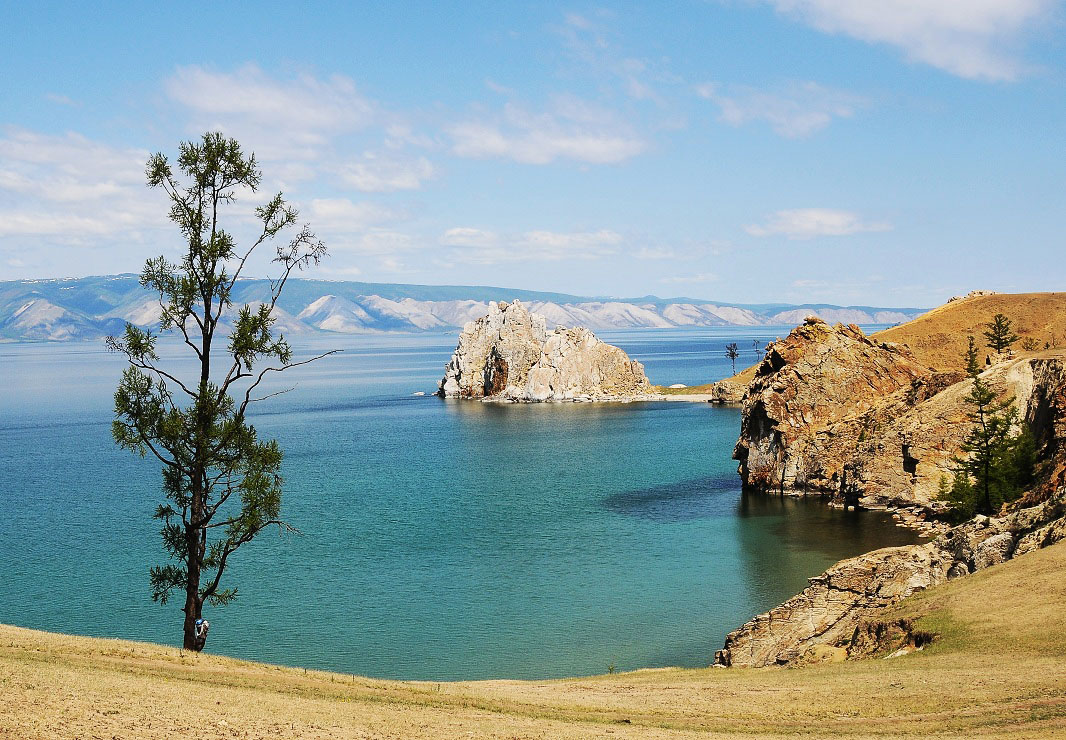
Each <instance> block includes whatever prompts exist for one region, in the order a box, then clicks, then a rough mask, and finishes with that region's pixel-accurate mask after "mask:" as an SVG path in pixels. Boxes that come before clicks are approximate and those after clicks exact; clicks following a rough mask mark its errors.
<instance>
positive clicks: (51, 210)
mask: <svg viewBox="0 0 1066 740" xmlns="http://www.w3.org/2000/svg"><path fill="white" fill-rule="evenodd" d="M147 159H148V152H147V151H144V150H140V149H132V148H117V147H111V146H107V145H105V144H101V143H99V142H96V141H92V140H90V139H88V138H86V137H84V136H81V135H80V134H76V133H67V134H63V135H51V134H39V133H36V132H33V131H28V130H26V129H20V128H8V129H7V130H6V131H5V132H4V135H3V136H2V137H0V193H6V197H5V198H4V201H5V212H4V213H2V214H0V236H13V235H18V234H27V235H38V236H45V235H47V236H52V237H58V238H61V239H65V240H74V241H80V240H82V238H83V237H84V236H86V235H113V234H119V233H123V232H129V231H131V230H136V229H141V228H145V227H156V226H163V225H165V223H166V201H165V198H161V197H160V194H159V193H156V192H152V191H149V189H148V188H147V187H145V179H144V165H145V162H146V161H147Z"/></svg>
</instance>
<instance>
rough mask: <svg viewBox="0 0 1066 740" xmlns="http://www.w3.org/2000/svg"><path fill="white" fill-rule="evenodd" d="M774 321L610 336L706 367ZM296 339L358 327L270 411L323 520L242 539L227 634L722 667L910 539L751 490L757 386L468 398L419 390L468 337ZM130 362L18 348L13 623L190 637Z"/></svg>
mask: <svg viewBox="0 0 1066 740" xmlns="http://www.w3.org/2000/svg"><path fill="white" fill-rule="evenodd" d="M757 331H758V332H760V333H758V334H752V333H751V332H750V330H737V329H731V328H730V329H706V330H699V331H654V332H601V335H602V336H603V337H604V338H605V339H606V340H607V341H611V342H613V343H616V344H619V345H620V346H622V347H623V348H624V349H626V350H627V351H629V352H630V354H632V355H633V356H634V357H635V358H636V359H639V360H641V361H642V362H644V363H645V365H646V367H647V370H648V374H649V376H650V377H651V378H652V380H653V382H658V383H666V384H669V383H674V382H681V383H687V384H695V383H702V382H707V381H708V380H714V379H717V378H720V377H724V376H726V375H729V374H730V368H729V362H728V360H726V359H725V358H724V357H723V356H722V353H723V351H724V344H725V343H726V342H729V341H734V340H736V341H738V342H739V343H740V346H741V349H742V350H747V351H746V352H745V355H744V359H743V360H742V361H741V362H743V363H744V364H750V362H752V361H753V360H754V354H753V353H752V350H751V349H750V347H751V339H752V338H753V337H754V336H758V337H760V338H762V339H767V338H772V337H773V336H774V335H776V334H783V333H784V331H785V330H773V329H771V330H765V329H759V330H757ZM294 344H295V345H296V347H297V349H298V354H300V353H303V354H309V353H311V352H312V351H314V350H320V349H322V348H326V347H331V346H332V347H341V348H343V349H344V350H345V351H344V353H343V354H341V355H337V356H334V357H331V358H328V359H326V360H323V361H321V362H320V363H318V364H316V365H312V366H310V367H308V368H300V369H297V370H296V371H293V375H292V376H290V380H292V381H295V382H296V383H297V389H296V391H295V392H293V393H290V394H287V395H285V396H281V397H279V398H277V399H272V400H271V401H269V402H267V403H264V404H261V405H260V409H259V411H258V413H257V415H256V417H255V423H256V425H257V427H258V428H259V429H260V431H261V433H263V434H265V435H272V436H276V437H277V438H278V439H279V440H280V442H281V445H282V447H283V449H285V451H286V457H285V466H284V474H285V477H286V493H285V504H284V510H285V515H286V518H287V519H288V521H290V522H291V523H292V524H293V525H294V526H296V527H297V528H298V529H299V530H300V531H301V532H302V534H301V535H299V536H292V535H286V536H281V535H278V534H275V533H274V532H266V533H264V534H263V535H261V536H260V537H259V539H257V540H256V541H255V542H253V543H251V544H250V545H247V546H245V547H244V548H242V549H241V550H240V551H239V553H238V554H237V555H236V556H235V562H234V565H233V567H232V569H231V576H230V578H229V582H230V585H237V586H238V587H239V591H240V596H239V598H238V599H237V600H236V601H235V602H234V603H233V604H231V605H230V606H227V607H225V608H222V609H218V608H214V609H212V608H209V609H208V610H207V612H206V616H207V617H208V618H209V619H210V620H211V621H212V629H211V638H210V641H209V648H210V649H211V650H212V651H213V652H218V653H224V654H228V655H233V656H238V657H241V658H248V659H255V660H265V661H270V662H275V663H283V664H289V665H300V666H306V667H315V668H325V669H335V670H339V671H344V672H349V673H359V674H366V675H371V676H379V677H389V678H405V679H431V680H432V679H437V680H444V679H475V678H490V677H516V678H546V677H556V676H565V675H578V674H590V673H601V672H604V671H605V670H606V669H607V668H608V666H610V665H614V666H616V667H618V668H619V669H631V668H638V667H646V666H666V665H682V666H700V665H706V664H707V663H708V662H710V660H711V659H712V657H713V653H714V651H715V650H716V649H718V648H720V647H721V644H722V640H723V638H724V636H725V634H726V632H728V631H729V630H731V629H733V628H734V627H736V626H738V625H739V624H741V623H742V622H744V621H746V620H747V619H749V618H750V617H751V616H753V615H754V614H756V613H758V612H760V611H764V610H766V609H767V608H769V607H771V606H773V605H775V604H777V603H778V602H780V601H782V600H783V599H785V598H787V597H788V596H790V595H792V594H793V593H795V592H796V591H798V590H799V589H801V588H802V587H803V586H804V585H805V584H806V578H807V577H809V576H811V575H814V574H816V573H818V572H820V571H822V570H823V569H824V568H825V567H826V566H828V565H829V564H831V563H832V562H834V561H836V560H838V559H839V558H841V557H846V556H850V555H855V554H858V553H860V552H864V551H866V550H869V549H872V548H875V547H881V546H887V545H896V544H905V543H908V542H912V541H914V538H913V535H912V534H911V533H909V532H907V531H905V530H902V529H899V528H897V527H894V526H892V524H891V522H890V521H889V520H888V519H887V518H886V517H885V516H884V515H881V514H876V513H855V512H848V513H844V512H840V511H836V510H832V509H829V508H827V507H824V506H822V505H820V504H818V503H816V502H800V501H791V500H782V499H780V498H777V497H749V496H744V495H742V494H741V492H740V488H739V485H738V479H737V476H736V463H735V462H733V461H732V460H731V459H730V454H731V452H732V448H733V444H734V442H735V441H736V436H737V431H738V426H739V411H738V410H736V409H731V408H716V407H713V406H711V405H710V404H689V403H648V404H628V405H581V404H578V405H495V404H482V403H477V402H446V401H442V400H440V399H437V398H434V397H430V396H426V397H416V396H413V395H412V394H413V393H414V392H416V391H426V392H427V393H430V392H432V391H433V390H434V388H435V385H436V381H437V380H438V379H439V377H440V375H441V374H442V370H443V366H444V363H445V362H446V361H447V359H448V356H449V355H450V353H451V351H452V349H453V348H454V344H455V337H454V335H449V336H385V337H382V336H376V337H353V336H335V337H327V338H322V337H319V336H315V337H313V338H300V339H299V340H297V341H296V342H294ZM163 354H164V356H165V357H168V358H171V359H172V360H173V361H175V362H177V361H179V358H180V350H179V349H178V348H176V347H166V348H165V349H164V352H163ZM122 367H123V365H122V362H121V361H120V360H119V358H117V357H114V356H109V355H107V354H106V353H104V352H103V350H102V346H101V345H100V344H98V343H93V344H85V343H78V344H57V345H47V344H7V345H0V563H3V567H2V568H0V622H5V623H9V624H17V625H23V626H26V627H34V628H38V629H46V630H56V631H62V632H71V633H77V634H85V635H96V636H109V637H124V638H132V639H139V640H151V641H156V642H165V643H170V644H178V643H180V627H181V612H180V604H175V603H173V602H172V603H170V604H168V605H167V606H160V605H158V604H154V603H152V601H151V599H150V596H149V594H150V590H149V586H148V577H147V569H148V566H149V565H151V564H156V563H161V562H163V560H162V558H161V556H160V553H161V549H160V545H159V537H158V533H157V530H158V526H157V523H156V522H155V521H154V520H152V519H151V513H152V511H153V510H154V509H155V507H156V505H157V504H158V503H159V502H160V501H161V495H160V493H159V471H158V467H157V466H156V465H155V464H153V462H152V461H151V460H149V459H140V458H137V457H134V456H133V455H131V454H129V453H126V452H123V451H120V450H117V449H116V448H115V447H114V444H113V443H112V441H111V437H110V428H109V425H110V420H111V394H112V393H113V391H114V387H115V384H116V383H117V379H118V376H119V374H120V373H121V370H122ZM277 387H278V388H280V387H281V386H280V385H279V386H277ZM224 583H225V581H224Z"/></svg>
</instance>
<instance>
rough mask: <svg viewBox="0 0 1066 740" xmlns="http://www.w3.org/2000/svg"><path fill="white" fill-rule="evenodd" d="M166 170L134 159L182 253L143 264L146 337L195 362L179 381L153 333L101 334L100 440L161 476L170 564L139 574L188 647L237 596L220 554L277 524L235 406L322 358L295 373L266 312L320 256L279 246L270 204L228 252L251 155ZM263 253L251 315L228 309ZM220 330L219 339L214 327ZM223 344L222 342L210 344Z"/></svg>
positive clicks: (304, 234) (283, 207)
mask: <svg viewBox="0 0 1066 740" xmlns="http://www.w3.org/2000/svg"><path fill="white" fill-rule="evenodd" d="M176 164H177V168H176V171H175V168H173V167H172V166H171V164H170V162H169V161H168V160H167V158H166V157H165V156H164V155H162V154H154V155H152V156H151V157H150V158H149V160H148V166H147V177H148V185H149V186H150V187H153V188H159V189H162V190H163V192H164V193H166V195H167V198H168V199H169V201H170V219H171V220H172V221H173V222H174V223H175V224H177V226H178V228H179V229H180V231H181V233H182V236H183V237H184V240H185V243H186V247H185V249H184V255H183V257H182V259H181V261H180V262H179V263H177V264H172V263H170V262H168V261H167V260H166V259H165V258H164V257H156V258H152V259H149V260H148V261H147V262H146V264H145V266H144V270H143V271H142V273H141V279H140V282H141V285H142V286H144V287H145V288H148V289H150V290H151V291H152V292H153V293H155V294H157V295H158V302H159V311H160V320H159V332H168V331H169V332H171V333H172V334H173V335H174V337H175V338H176V339H177V340H178V341H179V342H181V346H182V347H183V348H184V349H185V350H186V351H187V352H188V353H189V354H190V355H191V357H192V358H194V359H195V367H196V369H197V372H196V373H195V375H194V376H192V377H183V375H182V373H181V372H180V371H179V370H178V369H177V368H174V367H170V366H169V364H168V363H163V362H162V361H161V360H160V356H159V354H158V353H157V352H156V341H157V339H158V336H159V334H158V333H155V332H152V331H151V330H148V329H141V328H138V327H136V326H133V325H132V324H126V328H125V332H124V334H123V335H122V336H121V337H108V338H107V346H108V348H109V349H110V350H112V351H115V352H120V353H122V354H124V355H125V356H126V358H127V359H128V361H129V365H128V367H127V368H126V370H125V371H124V372H123V374H122V379H121V381H120V382H119V385H118V389H117V390H116V391H115V420H114V422H113V423H112V433H113V436H114V438H115V441H116V442H117V443H118V445H119V446H121V447H123V448H126V449H129V450H132V451H133V452H136V453H138V454H140V455H141V456H145V455H149V454H150V455H152V456H153V457H155V458H156V459H157V460H158V461H159V462H160V463H161V464H162V469H163V494H164V496H165V502H164V503H162V504H160V505H159V507H158V508H157V510H156V512H155V517H156V518H157V519H159V520H160V521H161V522H162V530H161V534H162V538H163V549H164V550H165V551H166V553H167V555H168V556H169V559H170V561H169V562H167V563H165V564H163V565H158V566H154V567H152V568H150V570H149V576H150V581H151V587H152V599H153V600H155V601H158V602H160V603H162V604H166V603H167V602H168V600H169V599H170V598H171V596H172V594H175V593H180V594H181V595H182V596H183V597H184V601H185V603H184V606H183V611H184V612H185V618H184V626H183V632H184V646H185V648H186V649H190V650H199V649H201V648H202V647H203V642H202V641H200V642H199V643H198V642H197V640H196V620H197V619H199V618H200V617H201V616H202V612H203V607H204V604H205V602H206V603H210V604H213V605H223V604H226V603H227V602H229V601H230V600H232V599H233V598H234V597H236V596H237V589H236V588H235V587H225V588H224V587H223V585H222V578H223V575H224V573H225V571H226V566H227V565H228V564H229V561H230V558H231V557H232V555H233V553H234V552H235V551H236V550H237V549H238V548H239V547H240V546H241V545H244V544H246V543H248V542H250V541H251V540H252V539H253V538H254V537H255V536H256V535H257V534H259V533H260V532H261V531H263V530H264V529H265V528H267V527H270V526H277V527H279V528H281V529H283V530H292V528H291V527H289V526H288V525H287V524H285V522H284V521H282V519H281V516H280V512H281V493H282V479H281V475H280V469H281V459H282V451H281V449H280V448H279V447H278V444H277V442H276V441H274V440H268V441H264V440H261V439H260V438H259V436H258V435H257V433H256V430H255V427H253V426H252V425H251V424H249V423H248V419H247V415H248V410H249V407H250V406H252V405H253V404H255V403H256V402H258V401H262V400H265V398H269V397H271V396H274V395H277V394H278V393H282V392H284V391H274V392H266V391H264V390H263V387H264V386H263V382H264V379H266V378H267V377H268V375H269V374H271V373H280V372H283V371H285V370H288V369H289V368H293V367H296V366H298V365H305V364H307V363H309V362H313V361H314V360H317V359H320V358H321V357H325V356H326V355H328V354H332V352H326V353H323V354H320V355H318V356H316V357H311V358H309V359H305V360H302V361H299V362H296V361H293V356H292V350H291V348H290V347H289V344H288V343H287V342H286V341H285V338H284V337H283V336H281V335H278V336H277V337H275V336H274V332H273V324H274V321H275V315H274V309H275V306H276V304H277V301H278V298H279V297H280V296H281V292H282V290H283V289H284V287H285V284H286V282H287V281H288V279H289V276H290V275H291V274H292V273H293V271H294V270H300V269H303V268H304V267H305V266H307V265H309V264H318V262H319V260H320V259H321V258H322V257H323V256H324V255H325V253H326V250H325V246H324V245H323V244H322V242H321V241H319V240H318V239H317V238H315V235H314V234H313V233H311V231H310V230H309V229H308V227H307V226H306V225H305V226H303V227H302V228H299V229H296V230H295V233H294V234H293V235H292V236H291V238H289V239H288V240H285V239H284V238H282V239H279V238H278V237H279V236H280V235H281V234H282V232H285V231H287V230H289V229H291V228H292V227H294V226H295V224H296V220H297V217H298V214H297V211H296V210H295V209H294V208H292V207H291V206H290V205H288V204H287V203H286V202H285V200H284V199H283V198H282V195H281V194H280V193H279V194H277V195H275V196H274V197H273V198H271V199H270V200H269V201H267V202H266V203H265V204H264V205H261V206H259V207H258V208H256V209H255V217H256V225H255V232H254V235H253V236H252V237H250V239H249V242H250V243H249V244H248V245H247V246H245V247H242V248H241V249H238V248H237V245H236V242H235V239H234V237H233V236H232V235H231V233H230V232H228V231H226V230H225V229H224V228H223V226H222V224H221V222H220V217H221V216H222V215H223V211H225V210H226V207H227V206H230V205H232V204H233V203H234V201H235V200H236V198H237V194H238V192H241V191H243V192H255V191H256V190H257V188H258V187H259V184H260V182H261V180H262V173H261V172H260V170H259V169H258V167H257V166H256V161H255V155H249V156H245V155H244V154H243V153H242V151H241V147H240V145H239V144H238V143H237V141H235V140H234V139H226V138H224V137H223V136H222V135H221V134H218V133H207V134H204V135H203V137H202V139H201V140H200V141H189V142H184V143H182V144H181V145H180V147H179V154H178V159H177V163H176ZM267 244H273V245H274V246H275V250H276V254H275V255H274V257H273V263H274V264H276V265H278V266H279V268H278V272H279V274H278V276H277V277H276V278H274V279H273V280H271V281H270V283H269V294H267V295H265V296H264V300H263V301H262V302H261V303H259V304H258V305H257V306H256V307H255V308H252V307H250V306H249V305H243V306H241V307H240V308H239V309H238V310H236V312H234V311H233V302H232V294H233V289H234V285H235V284H236V282H237V280H238V279H239V278H240V277H241V276H242V273H243V272H244V270H245V268H246V267H247V265H248V263H249V259H250V258H251V256H252V254H253V253H254V252H255V250H256V249H258V248H259V247H261V246H263V245H267ZM224 317H225V318H226V321H227V322H229V323H231V324H232V327H233V328H232V331H231V332H230V333H229V335H228V337H225V338H223V337H220V336H219V334H220V333H221V331H225V328H224V324H220V322H221V321H222V320H223V318H224ZM223 340H224V342H223Z"/></svg>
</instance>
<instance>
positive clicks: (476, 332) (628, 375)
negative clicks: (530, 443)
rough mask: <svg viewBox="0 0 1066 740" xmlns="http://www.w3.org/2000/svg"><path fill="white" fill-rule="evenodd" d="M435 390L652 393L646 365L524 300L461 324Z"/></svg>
mask: <svg viewBox="0 0 1066 740" xmlns="http://www.w3.org/2000/svg"><path fill="white" fill-rule="evenodd" d="M438 394H439V395H441V396H444V397H445V398H484V399H491V400H501V401H577V400H583V401H620V400H634V399H638V398H645V397H652V396H653V389H652V387H651V383H649V382H648V378H647V376H645V375H644V366H643V365H641V364H640V363H639V362H634V361H633V360H631V359H629V356H628V355H627V354H626V353H625V352H623V351H622V350H621V349H619V348H618V347H613V346H611V345H609V344H606V343H604V342H602V341H600V340H599V339H597V338H596V336H595V335H594V334H593V333H592V332H590V331H589V330H588V329H563V328H558V329H556V330H555V331H554V332H551V333H549V332H548V331H547V329H546V328H545V318H544V317H543V316H541V315H539V314H536V313H530V312H529V311H527V310H526V308H525V306H523V305H522V303H521V302H520V301H514V302H513V303H510V304H507V303H496V304H493V305H492V306H490V308H489V313H488V315H487V316H484V317H482V318H480V319H478V320H477V321H472V322H470V323H468V324H467V325H466V326H465V327H463V331H462V333H461V334H460V335H459V345H458V346H457V347H456V349H455V354H453V355H452V358H451V360H450V361H449V362H448V365H447V366H446V367H445V371H444V378H443V379H441V382H440V386H439V388H438Z"/></svg>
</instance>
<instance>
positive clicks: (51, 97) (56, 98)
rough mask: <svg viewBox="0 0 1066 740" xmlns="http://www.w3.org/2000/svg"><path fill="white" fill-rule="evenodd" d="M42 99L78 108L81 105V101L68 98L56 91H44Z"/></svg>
mask: <svg viewBox="0 0 1066 740" xmlns="http://www.w3.org/2000/svg"><path fill="white" fill-rule="evenodd" d="M44 99H45V100H47V101H48V102H50V103H55V104H56V105H65V106H68V107H70V108H78V107H80V106H81V103H79V102H78V101H76V100H74V99H73V98H69V97H67V96H66V95H60V94H58V93H45V96H44Z"/></svg>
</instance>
